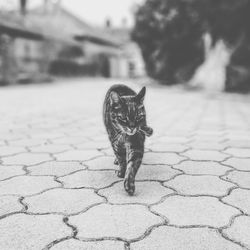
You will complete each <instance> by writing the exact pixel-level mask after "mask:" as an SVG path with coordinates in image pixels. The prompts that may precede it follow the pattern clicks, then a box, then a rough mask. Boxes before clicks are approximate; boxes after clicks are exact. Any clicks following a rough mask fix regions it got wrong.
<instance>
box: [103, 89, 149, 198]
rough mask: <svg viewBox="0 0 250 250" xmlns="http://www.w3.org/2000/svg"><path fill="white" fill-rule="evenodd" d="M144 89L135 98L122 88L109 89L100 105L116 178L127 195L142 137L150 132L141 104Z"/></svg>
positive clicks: (131, 188)
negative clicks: (113, 159) (122, 185)
mask: <svg viewBox="0 0 250 250" xmlns="http://www.w3.org/2000/svg"><path fill="white" fill-rule="evenodd" d="M145 94H146V88H145V87H143V88H142V89H141V91H140V92H139V93H138V94H136V92H134V91H133V90H132V89H130V88H129V87H127V86H125V85H120V84H117V85H113V86H112V87H111V88H110V89H109V90H108V92H107V94H106V97H105V101H104V105H103V119H104V124H105V127H106V130H107V133H108V136H109V140H110V142H111V145H112V148H113V151H114V154H115V157H116V159H115V164H117V165H119V170H118V171H117V176H118V177H120V178H124V188H125V190H126V192H127V193H128V194H129V195H133V194H134V192H135V176H136V173H137V171H138V169H139V167H140V165H141V162H142V158H143V154H144V142H145V136H151V135H152V134H153V129H152V128H150V127H148V126H147V122H146V112H145V107H144V104H143V101H144V97H145Z"/></svg>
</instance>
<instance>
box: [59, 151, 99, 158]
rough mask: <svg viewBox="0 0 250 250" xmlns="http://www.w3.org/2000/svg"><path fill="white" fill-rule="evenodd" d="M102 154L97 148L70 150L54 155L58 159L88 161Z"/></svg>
mask: <svg viewBox="0 0 250 250" xmlns="http://www.w3.org/2000/svg"><path fill="white" fill-rule="evenodd" d="M102 155H103V154H102V153H100V152H99V151H97V150H70V151H67V152H64V153H60V154H55V155H54V156H55V157H56V159H57V160H58V161H87V160H90V159H93V158H95V157H97V156H102Z"/></svg>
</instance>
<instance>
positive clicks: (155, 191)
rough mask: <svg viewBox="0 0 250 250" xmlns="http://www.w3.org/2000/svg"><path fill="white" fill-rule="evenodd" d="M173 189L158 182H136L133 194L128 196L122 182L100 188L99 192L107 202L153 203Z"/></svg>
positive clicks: (170, 192)
mask: <svg viewBox="0 0 250 250" xmlns="http://www.w3.org/2000/svg"><path fill="white" fill-rule="evenodd" d="M172 193H173V190H171V189H169V188H165V187H163V186H162V185H161V184H160V183H159V182H148V181H147V182H144V181H143V182H136V183H135V194H134V195H133V196H132V197H131V196H128V195H127V194H126V192H125V190H124V188H123V182H119V183H116V184H115V185H113V186H112V187H109V188H106V189H102V190H100V191H99V194H101V195H103V196H105V197H106V198H107V199H108V201H109V202H111V203H116V204H129V203H143V204H153V203H156V202H158V201H160V200H161V198H162V197H164V196H166V195H169V194H172Z"/></svg>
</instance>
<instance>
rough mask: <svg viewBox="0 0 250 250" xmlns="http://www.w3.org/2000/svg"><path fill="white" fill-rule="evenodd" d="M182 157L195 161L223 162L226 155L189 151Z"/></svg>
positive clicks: (207, 151)
mask: <svg viewBox="0 0 250 250" xmlns="http://www.w3.org/2000/svg"><path fill="white" fill-rule="evenodd" d="M182 155H184V156H187V157H189V158H190V159H191V160H195V161H223V160H225V159H226V158H227V157H228V155H226V154H223V153H220V152H218V151H214V150H189V151H187V152H185V153H182Z"/></svg>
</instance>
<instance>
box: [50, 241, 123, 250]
mask: <svg viewBox="0 0 250 250" xmlns="http://www.w3.org/2000/svg"><path fill="white" fill-rule="evenodd" d="M62 249H67V250H124V243H123V242H121V241H111V240H103V241H91V242H84V241H80V240H75V239H70V240H65V241H63V242H60V243H58V244H56V245H55V246H53V247H52V248H51V250H62Z"/></svg>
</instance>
